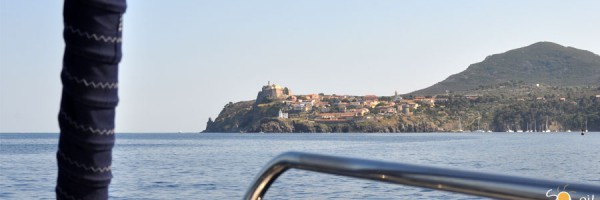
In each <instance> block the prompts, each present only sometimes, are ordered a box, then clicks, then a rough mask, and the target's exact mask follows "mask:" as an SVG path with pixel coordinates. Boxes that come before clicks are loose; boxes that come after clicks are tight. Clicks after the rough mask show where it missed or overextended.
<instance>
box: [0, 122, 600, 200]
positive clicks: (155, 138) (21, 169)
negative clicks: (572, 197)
mask: <svg viewBox="0 0 600 200" xmlns="http://www.w3.org/2000/svg"><path fill="white" fill-rule="evenodd" d="M57 143H58V134H56V133H35V134H27V133H18V134H7V133H4V134H0V199H54V198H55V195H54V186H55V183H56V180H55V179H56V174H57V172H56V170H57V166H56V150H57ZM288 151H299V152H310V153H317V154H325V155H335V156H345V157H356V158H363V159H371V160H380V161H387V162H397V163H408V164H416V165H424V166H435V167H444V168H452V169H461V170H469V171H476V172H486V173H494V174H507V175H515V176H523V177H533V178H542V179H549V180H563V181H565V182H576V183H586V184H593V185H600V133H588V134H586V135H585V136H581V135H580V133H577V132H573V133H393V134H391V133H389V134H388V133H386V134H373V133H343V134H342V133H331V134H309V133H305V134H296V133H294V134H283V133H281V134H229V133H227V134H224V133H202V134H199V133H144V134H140V133H135V134H134V133H130V134H127V133H118V134H117V142H116V146H115V148H114V151H113V165H112V169H113V176H114V178H113V179H112V183H111V185H110V198H111V199H241V198H242V197H243V196H244V194H245V193H246V190H247V188H248V187H249V186H250V184H251V182H252V180H253V179H254V177H255V176H256V175H257V173H258V172H259V171H260V170H261V168H263V167H264V165H265V164H266V163H267V162H268V161H269V160H271V159H272V158H273V157H275V156H277V155H279V154H281V153H283V152H288ZM567 190H568V186H567ZM265 199H485V198H481V197H475V196H468V195H462V194H454V193H450V192H443V191H435V190H431V189H424V188H418V187H410V186H402V185H397V184H391V183H383V182H376V181H370V180H362V179H356V178H348V177H341V176H335V175H327V174H321V173H315V172H308V171H302V170H294V169H292V170H290V171H288V172H286V173H284V174H283V175H282V176H281V177H279V179H277V181H276V182H275V183H274V184H273V185H272V186H271V188H270V189H269V191H268V192H267V194H266V196H265Z"/></svg>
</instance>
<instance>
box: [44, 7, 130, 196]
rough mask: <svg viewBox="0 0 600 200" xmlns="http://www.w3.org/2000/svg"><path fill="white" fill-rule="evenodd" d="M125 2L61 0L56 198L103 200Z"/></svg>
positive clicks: (107, 181)
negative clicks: (61, 37) (62, 8)
mask: <svg viewBox="0 0 600 200" xmlns="http://www.w3.org/2000/svg"><path fill="white" fill-rule="evenodd" d="M126 7H127V6H126V2H125V0H65V2H64V12H63V17H64V31H63V37H64V40H65V52H64V57H63V69H62V73H61V80H62V83H63V91H62V99H61V104H60V111H59V114H58V122H59V126H60V140H59V144H58V152H57V154H56V158H57V163H58V178H57V184H56V198H57V199H107V198H108V185H109V184H110V180H111V178H112V172H111V162H112V148H113V146H114V142H115V135H114V128H115V121H114V118H115V107H116V106H117V103H118V102H119V98H118V95H117V90H118V64H119V62H120V60H121V43H122V39H121V38H122V37H121V35H122V34H121V32H122V19H123V18H122V16H123V13H124V12H125V9H126Z"/></svg>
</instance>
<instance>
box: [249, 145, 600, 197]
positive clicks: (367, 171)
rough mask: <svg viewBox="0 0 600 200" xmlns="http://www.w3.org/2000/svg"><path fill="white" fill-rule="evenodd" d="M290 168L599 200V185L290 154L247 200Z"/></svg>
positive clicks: (486, 193) (475, 191)
mask: <svg viewBox="0 0 600 200" xmlns="http://www.w3.org/2000/svg"><path fill="white" fill-rule="evenodd" d="M291 168H294V169H303V170H308V171H314V172H321V173H327V174H335V175H342V176H349V177H355V178H362V179H370V180H376V181H382V182H389V183H397V184H402V185H409V186H417V187H424V188H431V189H436V190H445V191H451V192H457V193H463V194H469V195H476V196H482V197H491V198H498V199H549V197H547V196H548V194H549V190H550V189H553V190H552V191H553V192H552V191H550V193H553V194H556V193H558V191H555V190H556V188H560V190H562V189H563V188H564V187H565V186H566V187H567V188H566V189H567V190H568V191H569V194H570V195H571V198H572V199H581V197H584V198H585V199H591V198H594V197H593V195H595V196H598V197H600V186H598V185H587V184H578V183H567V182H561V181H550V180H541V179H532V178H523V177H514V176H506V175H494V174H486V173H479V172H469V171H461V170H452V169H444V168H436V167H425V166H418V165H410V164H400V163H390V162H381V161H373V160H364V159H356V158H345V157H336V156H325V155H317V154H310V153H299V152H287V153H283V154H281V155H279V156H277V157H275V158H274V159H273V160H271V161H270V162H269V163H268V164H267V165H266V166H265V167H264V168H263V169H262V170H261V172H260V174H258V176H257V177H256V178H255V180H254V182H253V183H252V185H251V186H250V188H249V189H248V191H247V192H246V196H245V197H244V199H248V200H260V199H262V198H263V196H264V195H265V194H266V192H267V190H268V189H269V186H271V184H272V183H273V182H275V179H277V177H279V175H281V174H282V173H284V172H285V171H286V170H288V169H291ZM571 191H575V192H571ZM554 198H556V199H558V198H557V197H554Z"/></svg>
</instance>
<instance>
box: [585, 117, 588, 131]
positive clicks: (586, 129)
mask: <svg viewBox="0 0 600 200" xmlns="http://www.w3.org/2000/svg"><path fill="white" fill-rule="evenodd" d="M585 132H586V133H587V132H588V128H587V118H585Z"/></svg>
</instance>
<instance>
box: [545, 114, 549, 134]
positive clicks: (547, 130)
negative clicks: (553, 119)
mask: <svg viewBox="0 0 600 200" xmlns="http://www.w3.org/2000/svg"><path fill="white" fill-rule="evenodd" d="M546 132H550V129H548V116H546Z"/></svg>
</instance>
